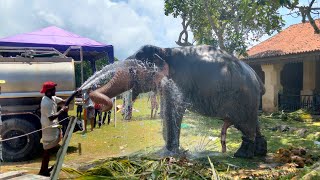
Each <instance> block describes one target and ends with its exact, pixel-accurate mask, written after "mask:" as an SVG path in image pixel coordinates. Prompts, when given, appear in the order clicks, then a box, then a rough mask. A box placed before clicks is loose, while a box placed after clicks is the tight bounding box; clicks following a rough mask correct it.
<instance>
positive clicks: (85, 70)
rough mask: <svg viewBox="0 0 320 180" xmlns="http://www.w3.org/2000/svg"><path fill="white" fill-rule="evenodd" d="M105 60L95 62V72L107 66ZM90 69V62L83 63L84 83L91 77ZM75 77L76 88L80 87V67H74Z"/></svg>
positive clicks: (78, 65) (115, 59)
mask: <svg viewBox="0 0 320 180" xmlns="http://www.w3.org/2000/svg"><path fill="white" fill-rule="evenodd" d="M114 61H115V62H116V61H118V59H117V58H114ZM108 64H109V63H108V61H107V59H99V60H96V69H97V71H99V70H101V69H102V68H103V67H104V66H106V65H108ZM92 74H93V73H92V69H91V63H90V61H83V79H84V81H86V80H87V79H88V78H89V77H90V76H92ZM75 76H76V87H80V86H81V65H80V64H76V65H75Z"/></svg>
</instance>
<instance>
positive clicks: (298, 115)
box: [269, 109, 313, 122]
mask: <svg viewBox="0 0 320 180" xmlns="http://www.w3.org/2000/svg"><path fill="white" fill-rule="evenodd" d="M269 117H271V118H273V119H281V120H283V121H292V120H293V121H300V122H308V121H310V120H312V119H313V117H312V115H311V114H310V112H309V111H308V110H305V109H299V110H297V111H294V112H290V113H286V112H284V111H280V112H274V113H271V114H270V116H269Z"/></svg>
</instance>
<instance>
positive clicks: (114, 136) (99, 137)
mask: <svg viewBox="0 0 320 180" xmlns="http://www.w3.org/2000/svg"><path fill="white" fill-rule="evenodd" d="M119 103H121V101H119V100H118V101H117V104H119ZM134 109H135V110H134V111H133V118H132V120H131V121H125V120H122V116H121V114H120V113H117V114H116V117H117V118H116V119H117V121H116V125H115V122H114V121H111V124H109V125H103V126H102V127H101V128H95V129H94V131H92V132H88V133H87V134H85V135H82V134H81V133H80V132H76V133H74V134H73V136H72V139H71V142H70V146H69V149H68V154H67V156H66V158H65V160H64V165H65V167H69V168H72V169H77V170H80V171H82V172H84V171H85V170H88V169H89V168H90V167H93V166H95V165H100V164H102V163H105V162H108V161H116V160H117V158H119V157H122V158H120V161H123V157H125V159H126V160H127V161H126V163H127V164H128V162H129V161H128V160H132V161H134V162H135V163H136V164H137V162H139V163H142V162H141V158H140V159H139V160H138V158H137V157H142V156H143V158H144V159H146V158H148V159H150V162H143V163H149V164H151V159H152V162H155V161H157V163H158V162H162V161H161V159H156V153H155V152H157V151H158V150H160V149H161V148H162V147H163V145H164V141H163V139H162V127H161V123H162V122H161V120H160V119H150V118H149V117H150V102H148V101H147V98H146V97H145V96H142V97H141V98H139V99H138V100H137V101H136V102H135V104H134ZM74 114H75V112H74V111H71V112H70V115H74ZM112 115H113V114H112ZM112 120H113V118H112ZM259 120H260V123H261V127H262V133H263V134H264V135H265V136H266V138H267V140H268V156H267V158H253V159H249V160H248V159H239V158H234V157H233V153H234V152H235V151H236V150H237V149H238V148H239V146H240V143H241V134H240V132H239V131H238V130H236V129H235V128H233V127H231V128H229V130H228V134H227V153H225V154H222V153H220V152H221V145H220V138H219V135H220V129H221V126H222V121H220V120H218V119H215V118H208V117H203V116H200V115H198V114H195V113H191V112H186V114H185V116H184V119H183V124H182V129H181V138H180V139H181V140H180V142H181V146H182V147H183V149H184V150H186V151H187V152H188V156H187V159H188V162H190V163H194V162H198V163H199V162H200V165H199V169H200V170H199V172H200V171H202V170H203V171H206V172H209V173H207V175H208V176H204V175H203V177H204V178H205V177H211V175H212V172H213V171H212V166H210V163H209V160H208V157H210V160H211V161H212V163H213V165H214V168H215V169H216V170H217V171H218V174H219V175H220V176H221V177H224V178H231V179H234V178H252V177H253V178H254V177H260V178H261V177H263V178H267V179H268V178H272V179H273V178H282V179H290V178H291V177H293V176H297V177H301V176H302V175H304V174H306V173H307V172H309V171H311V170H312V165H311V164H310V165H309V166H305V167H304V168H299V169H296V168H294V169H293V168H291V169H290V170H288V171H285V170H283V169H281V168H276V167H271V168H262V167H263V166H266V165H267V166H268V165H270V164H271V165H272V164H274V163H273V160H271V162H270V158H272V157H273V156H274V154H275V153H276V152H277V150H278V149H280V148H282V149H289V148H292V147H293V148H303V149H305V150H306V151H307V153H308V154H312V155H313V156H314V157H315V156H317V155H319V154H320V147H319V146H317V145H316V144H315V143H314V141H315V140H317V137H316V134H317V132H318V131H319V129H320V122H298V121H293V120H291V119H288V120H282V119H280V118H275V117H274V116H267V115H261V116H260V118H259ZM281 125H286V126H288V127H290V128H293V127H294V128H296V130H294V131H285V132H282V131H281V130H275V129H276V128H277V127H280V126H281ZM88 129H90V128H88ZM300 129H306V130H307V132H306V133H304V134H302V135H301V133H299V132H300V131H299V130H300ZM318 140H319V139H318ZM79 144H81V154H79V148H78V147H79ZM137 155H139V156H137ZM155 159H156V160H155ZM40 161H41V158H38V159H35V160H32V161H28V162H19V163H5V164H3V165H2V166H1V169H0V170H1V171H9V170H17V169H25V170H28V171H29V172H31V173H36V172H37V171H38V170H39V167H40ZM53 163H54V161H51V162H50V164H53ZM313 163H314V162H313ZM133 164H134V163H133ZM173 164H174V163H173ZM194 167H198V166H194ZM281 167H284V166H281ZM67 169H68V168H65V169H64V172H62V173H61V178H70V177H74V173H70V172H71V171H70V169H69V170H67ZM175 171H176V170H175ZM154 172H156V171H152V173H154ZM157 172H158V171H157ZM160 172H163V171H160ZM172 172H174V171H172ZM275 172H277V173H278V174H276V175H274V176H269V175H270V174H272V173H275ZM196 173H198V172H196ZM264 173H265V174H269V175H263V174H264ZM72 174H73V175H72ZM91 174H92V173H91ZM180 174H181V173H180ZM182 174H183V173H182ZM252 174H253V175H252ZM96 175H99V174H96ZM100 175H101V174H100ZM152 175H154V174H152ZM259 175H261V176H259ZM272 175H273V174H272ZM119 177H120V176H119ZM128 177H130V176H128ZM152 177H154V176H152ZM199 177H201V176H199ZM88 178H90V179H99V176H94V175H92V176H90V177H88V176H84V177H83V178H82V179H88ZM100 178H101V177H100ZM103 178H105V177H103ZM103 178H102V179H103ZM122 178H124V177H122ZM140 178H141V176H140ZM124 179H125V178H124ZM129 179H132V177H131V178H129ZM154 179H156V178H154ZM200 179H201V178H200Z"/></svg>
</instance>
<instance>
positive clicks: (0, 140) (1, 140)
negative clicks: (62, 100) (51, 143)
mask: <svg viewBox="0 0 320 180" xmlns="http://www.w3.org/2000/svg"><path fill="white" fill-rule="evenodd" d="M67 119H69V117H66V118H64V119H62V120H61V121H58V123H60V122H62V121H65V120H67ZM55 125H56V124H53V125H51V126H47V127H44V128H42V129H38V130H35V131H32V132H29V133H26V134H22V135H20V136H14V137H11V138H7V139H0V143H1V142H5V141H9V140H12V139H17V138H21V137H24V136H28V135H30V134H33V133H36V132H39V131H42V130H44V129H47V128H50V127H51V128H52V127H53V126H55Z"/></svg>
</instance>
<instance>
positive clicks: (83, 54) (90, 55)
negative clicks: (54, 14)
mask: <svg viewBox="0 0 320 180" xmlns="http://www.w3.org/2000/svg"><path fill="white" fill-rule="evenodd" d="M0 46H13V47H50V48H54V49H56V50H58V51H60V52H61V53H64V52H66V53H68V54H67V56H70V57H72V58H73V59H74V60H76V61H82V59H84V60H88V61H90V62H91V66H92V70H93V71H94V72H95V71H96V68H95V60H98V59H101V58H105V57H107V58H108V60H109V63H113V62H114V52H113V46H112V45H106V44H102V43H99V42H97V41H94V40H91V39H89V38H85V37H81V36H79V35H77V34H74V33H71V32H68V31H65V30H63V29H61V28H58V27H55V26H49V27H46V28H43V29H40V30H37V31H34V32H29V33H24V34H18V35H15V36H11V37H6V38H2V39H0Z"/></svg>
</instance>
